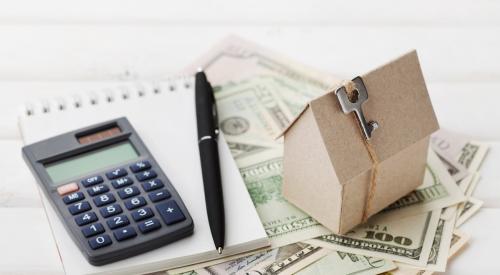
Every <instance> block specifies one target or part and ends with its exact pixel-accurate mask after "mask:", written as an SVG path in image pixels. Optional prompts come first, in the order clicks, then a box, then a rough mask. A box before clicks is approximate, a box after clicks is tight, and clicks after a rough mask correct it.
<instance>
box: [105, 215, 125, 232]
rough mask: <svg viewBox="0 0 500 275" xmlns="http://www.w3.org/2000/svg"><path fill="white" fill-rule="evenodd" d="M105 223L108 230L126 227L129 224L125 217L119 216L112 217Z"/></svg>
mask: <svg viewBox="0 0 500 275" xmlns="http://www.w3.org/2000/svg"><path fill="white" fill-rule="evenodd" d="M106 223H107V224H108V226H109V228H111V229H115V228H118V227H122V226H125V225H128V224H129V223H130V222H129V220H128V218H127V216H125V215H120V216H116V217H113V218H111V219H109V220H107V221H106Z"/></svg>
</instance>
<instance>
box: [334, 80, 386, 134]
mask: <svg viewBox="0 0 500 275" xmlns="http://www.w3.org/2000/svg"><path fill="white" fill-rule="evenodd" d="M352 82H354V84H355V90H354V91H353V92H354V93H355V94H354V96H353V98H352V101H351V100H349V97H348V96H347V90H346V88H345V86H342V87H340V88H338V89H337V90H336V91H335V94H336V95H337V98H338V100H339V103H340V106H341V107H342V111H343V112H344V114H348V113H350V112H354V114H355V115H356V118H357V120H358V122H359V125H360V126H361V129H362V130H363V134H364V136H365V138H366V140H370V138H371V137H372V132H373V131H374V130H375V129H377V128H378V126H379V125H378V123H377V122H376V121H370V122H366V119H365V116H364V114H363V109H362V108H361V107H362V105H363V103H365V101H367V100H368V92H367V91H366V87H365V84H364V83H363V79H361V77H359V76H358V77H356V78H354V79H353V80H352ZM353 101H354V102H353Z"/></svg>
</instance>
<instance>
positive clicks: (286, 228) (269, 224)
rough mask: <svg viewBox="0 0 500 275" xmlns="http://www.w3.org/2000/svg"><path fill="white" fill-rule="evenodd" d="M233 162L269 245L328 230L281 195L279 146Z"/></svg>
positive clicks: (311, 235)
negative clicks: (268, 239)
mask: <svg viewBox="0 0 500 275" xmlns="http://www.w3.org/2000/svg"><path fill="white" fill-rule="evenodd" d="M236 163H237V165H238V167H239V168H240V173H241V175H242V177H243V180H244V182H245V185H246V187H247V190H248V192H249V194H250V197H251V198H252V201H253V203H254V205H255V208H256V210H257V213H258V214H259V217H260V220H261V221H262V224H263V226H264V229H265V230H266V233H267V235H268V237H269V238H270V241H271V247H279V246H284V245H287V244H291V243H295V242H298V241H302V240H307V239H311V238H314V237H317V236H320V235H323V234H328V233H330V231H329V230H327V229H326V228H325V227H323V226H322V225H321V224H320V223H319V222H317V221H316V220H315V219H313V218H311V217H310V216H309V215H307V214H306V213H304V212H303V211H301V210H300V209H298V208H296V207H295V206H293V205H291V204H290V203H289V202H287V201H286V200H285V198H284V197H283V195H282V193H281V186H282V183H283V174H282V171H283V151H282V150H281V149H275V150H269V151H265V152H263V153H260V154H256V155H252V156H250V157H248V158H240V159H236Z"/></svg>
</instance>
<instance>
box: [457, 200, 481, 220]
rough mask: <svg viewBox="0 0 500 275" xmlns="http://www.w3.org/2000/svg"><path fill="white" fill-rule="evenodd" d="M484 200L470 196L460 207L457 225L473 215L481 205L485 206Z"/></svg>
mask: <svg viewBox="0 0 500 275" xmlns="http://www.w3.org/2000/svg"><path fill="white" fill-rule="evenodd" d="M483 204H484V202H483V201H481V200H478V199H476V198H472V197H471V198H469V199H467V201H466V202H465V203H464V204H463V205H461V206H460V207H459V209H458V217H457V222H456V225H455V226H456V227H459V226H460V225H462V224H464V223H465V222H466V221H467V220H468V219H470V217H472V216H473V215H474V214H475V213H476V212H477V211H479V209H481V206H483Z"/></svg>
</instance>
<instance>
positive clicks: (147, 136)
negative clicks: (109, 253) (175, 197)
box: [19, 77, 269, 274]
mask: <svg viewBox="0 0 500 275" xmlns="http://www.w3.org/2000/svg"><path fill="white" fill-rule="evenodd" d="M58 88H61V87H60V86H59V87H58ZM67 88H68V90H69V91H67V93H65V94H66V95H65V96H63V97H56V98H52V99H46V100H39V101H35V102H31V103H27V104H26V106H24V107H23V110H22V113H21V115H20V117H19V127H20V129H21V133H22V136H23V140H24V142H25V144H30V143H33V142H36V141H40V140H42V139H46V138H49V137H51V136H54V135H57V134H61V133H64V132H67V131H70V130H74V129H78V128H81V127H83V126H87V125H91V124H95V123H99V122H102V121H106V120H110V119H114V118H118V117H121V116H125V117H127V118H128V119H129V121H130V122H131V123H132V125H133V126H134V128H135V129H136V131H137V132H138V134H139V135H140V136H141V137H142V139H143V141H144V142H145V143H146V145H147V146H148V147H149V149H150V150H151V151H152V152H153V154H154V156H155V158H156V160H157V161H158V163H159V165H160V166H161V167H162V168H163V170H164V171H165V172H166V174H167V176H168V177H169V178H170V180H171V181H172V183H173V184H174V186H175V188H176V189H177V191H178V192H179V194H180V195H181V197H182V198H183V200H184V202H185V204H186V207H187V208H188V210H189V212H190V213H191V215H192V217H193V220H194V226H195V229H194V234H193V235H192V236H191V237H188V238H186V239H182V240H180V241H177V242H174V243H172V244H169V245H166V246H164V247H162V248H159V249H156V250H153V251H150V252H147V253H144V254H141V255H139V256H135V257H132V258H129V259H126V260H123V261H119V262H116V263H112V264H109V265H104V266H100V267H96V266H92V265H90V264H88V263H87V261H86V260H85V258H84V257H83V256H82V255H81V253H80V251H79V250H78V248H77V246H76V245H75V244H74V243H73V241H72V240H71V238H70V236H69V234H68V233H67V232H66V231H65V229H64V227H63V224H62V223H61V222H60V221H59V219H58V217H57V214H56V213H55V210H54V209H52V207H51V205H50V204H49V203H48V201H46V199H45V198H43V199H42V200H43V202H44V207H45V209H46V212H47V216H48V220H49V223H50V226H51V229H52V232H53V237H54V239H55V241H56V244H57V247H58V250H59V254H60V256H61V259H62V262H63V265H64V269H65V271H66V273H67V274H125V273H126V274H130V273H146V272H153V271H159V270H166V269H170V268H175V267H180V266H185V265H190V264H194V263H199V262H204V261H209V260H213V259H216V258H218V257H219V255H218V254H217V252H216V251H215V248H214V244H213V241H212V237H211V234H210V228H209V225H208V218H207V215H206V209H205V199H204V194H203V181H202V176H201V168H200V165H199V154H198V143H197V130H196V113H195V103H194V78H192V77H183V78H174V79H171V80H169V81H165V82H160V83H156V84H128V85H120V86H117V87H116V88H114V89H105V90H103V91H99V92H88V93H77V94H73V93H72V92H71V87H67ZM219 152H220V159H221V172H222V182H223V189H224V205H226V209H225V211H226V244H227V245H226V247H225V248H224V255H223V256H229V255H233V254H238V253H243V252H247V251H249V250H255V249H258V248H262V247H265V246H267V245H269V242H268V239H267V236H266V233H265V231H264V229H263V227H262V224H261V222H260V220H259V217H258V215H257V212H256V211H255V208H254V206H253V203H252V201H251V199H250V196H249V194H248V192H247V190H246V188H245V184H244V182H243V180H242V178H241V176H240V174H239V171H238V168H237V167H236V164H235V162H234V160H233V158H232V156H231V153H230V150H229V148H228V146H227V144H226V143H225V142H224V138H223V136H221V137H220V142H219ZM33 184H36V182H35V180H34V179H33ZM42 197H43V194H42ZM43 237H47V238H50V237H51V236H40V238H43Z"/></svg>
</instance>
